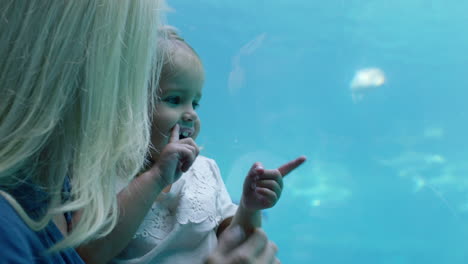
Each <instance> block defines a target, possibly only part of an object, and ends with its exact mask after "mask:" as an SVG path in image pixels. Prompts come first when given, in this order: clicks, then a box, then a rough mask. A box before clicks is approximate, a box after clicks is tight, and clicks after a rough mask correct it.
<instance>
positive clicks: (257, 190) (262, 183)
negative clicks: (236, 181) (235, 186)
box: [241, 156, 306, 211]
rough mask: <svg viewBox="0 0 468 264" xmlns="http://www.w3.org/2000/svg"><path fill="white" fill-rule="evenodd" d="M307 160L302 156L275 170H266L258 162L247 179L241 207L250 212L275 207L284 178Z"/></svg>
mask: <svg viewBox="0 0 468 264" xmlns="http://www.w3.org/2000/svg"><path fill="white" fill-rule="evenodd" d="M305 160H306V158H305V157H304V156H301V157H299V158H297V159H295V160H292V161H290V162H288V163H286V164H284V165H283V166H281V167H279V168H278V169H274V170H266V169H264V168H263V166H262V164H261V163H260V162H256V163H255V164H254V165H253V166H252V167H251V168H250V170H249V173H248V174H247V177H246V178H245V181H244V187H243V192H242V199H241V206H243V207H244V208H245V209H247V210H249V211H255V210H261V209H266V208H270V207H273V206H274V205H275V204H276V202H278V200H279V198H280V196H281V192H282V190H283V177H284V176H286V175H287V174H288V173H290V172H291V171H293V170H294V169H296V168H297V167H299V166H300V165H301V164H302V163H304V161H305Z"/></svg>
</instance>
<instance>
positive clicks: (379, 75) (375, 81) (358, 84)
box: [350, 68, 386, 103]
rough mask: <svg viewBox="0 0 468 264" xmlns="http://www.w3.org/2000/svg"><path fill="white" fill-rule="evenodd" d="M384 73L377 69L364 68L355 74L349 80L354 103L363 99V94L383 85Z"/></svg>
mask: <svg viewBox="0 0 468 264" xmlns="http://www.w3.org/2000/svg"><path fill="white" fill-rule="evenodd" d="M385 81H386V78H385V73H384V72H383V71H382V70H381V69H379V68H364V69H360V70H358V71H357V72H356V74H355V75H354V77H353V79H352V80H351V84H350V88H351V96H352V98H353V101H354V102H355V103H356V102H358V101H360V100H362V98H363V97H364V93H366V92H368V91H369V90H371V89H374V88H377V87H380V86H382V85H383V84H385Z"/></svg>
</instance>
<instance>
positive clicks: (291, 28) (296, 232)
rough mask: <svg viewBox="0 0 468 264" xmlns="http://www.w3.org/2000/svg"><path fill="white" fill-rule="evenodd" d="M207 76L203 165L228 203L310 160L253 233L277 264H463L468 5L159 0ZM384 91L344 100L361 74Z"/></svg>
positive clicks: (423, 0)
mask: <svg viewBox="0 0 468 264" xmlns="http://www.w3.org/2000/svg"><path fill="white" fill-rule="evenodd" d="M169 4H170V5H171V7H172V8H173V9H174V10H175V11H174V12H172V13H170V14H169V16H168V22H169V23H170V24H173V25H175V26H176V27H178V28H179V29H180V31H181V34H182V36H183V37H184V38H185V39H186V40H187V41H188V42H189V43H190V44H191V45H192V46H193V47H194V48H195V49H196V50H197V51H198V53H199V55H200V56H201V57H202V59H203V63H204V66H205V69H206V86H205V88H204V95H203V100H202V102H201V108H200V110H199V114H200V116H201V120H202V132H201V135H200V137H199V140H198V143H199V144H200V145H201V146H203V147H204V149H203V151H202V154H203V155H205V156H209V157H211V158H214V159H215V160H216V161H217V162H218V164H219V166H220V169H221V172H222V174H223V178H224V179H225V182H226V185H227V188H228V190H229V192H230V193H231V195H232V197H233V199H234V200H238V199H239V196H240V190H241V186H242V182H243V179H244V176H245V174H246V172H247V170H248V168H249V167H250V166H251V164H252V163H253V162H255V161H261V162H263V163H264V165H265V166H266V167H267V168H274V167H276V166H279V165H281V164H283V163H284V162H286V161H288V160H290V159H293V158H295V157H296V156H298V155H306V156H307V157H308V161H307V163H306V164H304V165H303V166H302V167H300V168H299V169H297V170H296V171H294V172H293V173H291V174H290V175H288V176H287V178H286V179H285V188H284V191H283V195H282V197H281V200H280V201H279V203H278V204H277V205H276V206H275V207H274V208H272V209H269V210H266V212H265V215H266V217H265V220H264V224H263V227H264V229H265V230H266V232H267V234H268V236H269V237H270V239H272V240H273V241H275V242H276V243H277V245H278V247H279V249H280V251H279V254H278V256H279V258H280V259H281V261H282V262H283V263H324V264H334V263H337V264H338V263H340V264H341V263H351V264H352V263H359V264H368V263H369V264H370V263H372V264H466V263H468V160H467V157H468V140H467V137H466V135H468V125H467V124H468V111H467V109H468V105H467V102H468V100H467V99H468V16H467V15H466V12H467V10H468V1H464V0H391V1H389V0H355V1H351V0H329V1H317V0H269V1H266V0H259V1H252V0H237V1H232V0H224V1H221V0H200V1H189V0H169ZM367 67H377V68H380V69H381V70H382V71H383V72H384V73H385V77H386V81H385V84H383V85H381V86H379V87H374V88H372V89H368V90H366V91H365V93H364V94H363V97H362V99H361V100H358V101H355V100H353V99H352V92H351V90H350V82H351V80H352V79H353V76H354V75H355V73H356V72H357V71H358V70H359V69H362V68H367Z"/></svg>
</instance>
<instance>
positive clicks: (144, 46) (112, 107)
mask: <svg viewBox="0 0 468 264" xmlns="http://www.w3.org/2000/svg"><path fill="white" fill-rule="evenodd" d="M161 4H162V3H161V1H156V0H139V1H136V0H125V1H124V0H122V1H114V0H99V1H98V0H89V1H74V0H73V1H56V0H41V1H34V0H32V1H30V0H5V1H2V2H1V4H0V61H1V62H2V63H0V98H1V103H0V189H2V190H3V191H2V194H3V196H4V197H6V198H7V200H8V201H9V202H10V203H11V204H12V206H13V207H14V208H15V209H16V210H17V211H18V213H19V215H20V216H21V217H22V218H23V219H24V221H25V222H26V223H27V224H28V225H29V226H30V227H31V228H32V229H34V230H40V229H42V228H44V227H45V225H46V224H47V223H48V222H49V221H50V220H51V219H52V217H53V216H54V215H56V214H63V213H64V212H66V211H80V214H81V216H80V219H79V221H78V223H77V224H76V225H75V226H74V227H73V230H72V232H71V233H70V234H69V235H68V236H67V237H66V238H65V239H64V240H62V241H61V242H60V243H59V244H58V245H56V249H61V248H65V247H74V246H77V245H79V244H81V243H83V242H86V241H89V240H93V239H97V238H99V237H102V236H105V235H106V234H108V233H109V232H110V231H111V230H112V229H113V228H114V227H115V225H116V222H117V218H118V209H117V197H116V195H115V193H116V190H115V188H116V186H115V182H116V179H117V177H121V178H125V179H130V178H132V177H134V176H135V174H136V173H137V172H138V170H139V169H140V167H141V166H142V164H143V163H144V158H145V153H146V152H147V149H148V145H149V138H150V136H149V129H150V122H149V116H148V98H150V97H151V96H149V95H150V94H153V91H152V90H151V89H152V88H151V86H150V88H149V89H148V83H149V81H150V79H152V78H156V79H157V78H158V77H159V70H158V67H157V66H155V62H157V61H158V60H159V58H158V56H159V55H158V54H159V53H158V52H157V49H155V47H157V28H158V27H159V23H160V22H159V21H160V17H159V10H158V9H160V8H162V6H161ZM153 82H154V80H153ZM150 103H151V102H150ZM67 176H69V177H70V179H71V185H72V190H71V198H70V200H69V201H68V202H66V203H65V204H62V203H61V194H62V187H63V183H64V180H65V177H67ZM24 182H30V183H32V184H34V185H36V186H37V187H38V188H40V189H42V190H44V191H46V192H47V194H48V195H49V200H50V202H49V204H48V205H47V208H46V210H47V211H46V214H45V215H44V216H43V217H42V218H40V219H33V218H31V216H30V215H28V213H27V212H25V211H24V209H23V208H22V207H21V206H20V204H19V203H17V202H16V200H15V197H14V195H13V193H12V190H14V189H15V187H17V186H18V185H19V184H21V183H24Z"/></svg>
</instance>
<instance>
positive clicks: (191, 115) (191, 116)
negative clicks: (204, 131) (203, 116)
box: [182, 108, 198, 122]
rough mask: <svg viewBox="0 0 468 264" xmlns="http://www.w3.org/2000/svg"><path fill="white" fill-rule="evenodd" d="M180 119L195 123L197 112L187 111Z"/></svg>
mask: <svg viewBox="0 0 468 264" xmlns="http://www.w3.org/2000/svg"><path fill="white" fill-rule="evenodd" d="M182 119H183V120H184V121H186V122H193V121H196V120H197V119H198V115H197V112H195V110H194V109H193V108H192V109H190V110H187V111H186V112H184V114H183V115H182Z"/></svg>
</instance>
